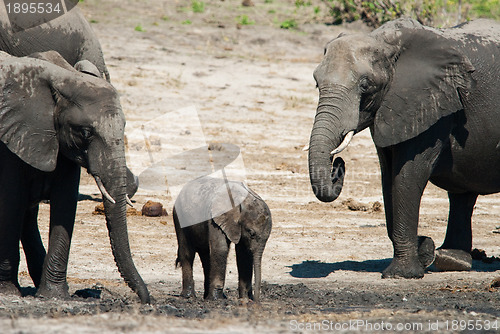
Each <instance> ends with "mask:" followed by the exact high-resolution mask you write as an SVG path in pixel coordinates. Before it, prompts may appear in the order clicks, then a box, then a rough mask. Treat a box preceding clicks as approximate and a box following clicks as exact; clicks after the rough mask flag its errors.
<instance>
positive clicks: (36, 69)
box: [0, 52, 149, 302]
mask: <svg viewBox="0 0 500 334" xmlns="http://www.w3.org/2000/svg"><path fill="white" fill-rule="evenodd" d="M36 58H41V59H46V60H49V61H50V62H47V61H44V60H41V59H33V58H18V57H12V56H10V55H8V54H6V53H0V87H1V90H0V124H1V127H0V140H1V141H2V142H3V143H4V144H5V145H6V146H7V147H8V148H9V149H10V150H11V151H12V152H13V153H15V154H16V155H17V156H18V157H19V158H20V159H21V160H23V161H24V162H25V163H27V164H29V165H31V166H32V167H34V168H36V169H38V170H41V171H44V172H52V171H54V170H55V169H56V163H57V157H58V155H60V154H62V155H64V156H65V157H66V158H68V159H70V160H72V161H73V162H75V163H77V164H78V165H80V166H82V167H85V168H86V169H87V171H88V173H89V174H91V175H92V176H93V177H94V178H95V180H96V183H97V185H98V186H99V189H100V190H101V192H102V194H103V201H104V206H105V214H106V222H107V227H108V230H109V237H110V241H111V248H112V251H113V255H114V258H115V261H116V264H117V266H118V269H119V271H120V273H121V275H122V277H124V279H125V281H126V282H127V283H128V285H129V286H130V287H131V288H132V289H133V290H134V291H135V292H136V293H138V295H139V297H140V299H141V301H142V302H149V293H148V290H147V287H146V285H145V284H144V282H143V280H142V278H141V276H140V275H139V273H138V272H137V270H136V268H135V265H134V263H133V261H132V257H131V253H130V248H129V241H128V234H127V220H126V202H127V196H126V191H127V177H129V178H130V177H131V176H130V175H127V168H126V163H125V148H124V127H125V117H124V114H123V112H122V109H121V106H120V101H119V97H118V94H117V92H116V90H115V89H114V88H113V87H112V86H111V85H110V84H109V83H108V82H107V81H106V80H104V79H101V78H97V77H94V76H92V75H88V74H84V73H80V72H78V71H76V70H74V69H73V68H72V67H71V66H70V65H69V64H67V63H66V62H65V60H64V59H63V58H62V57H61V56H59V55H58V54H57V53H55V52H51V53H50V54H48V55H42V56H38V57H36ZM56 64H57V65H56Z"/></svg>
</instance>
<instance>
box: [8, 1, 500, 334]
mask: <svg viewBox="0 0 500 334" xmlns="http://www.w3.org/2000/svg"><path fill="white" fill-rule="evenodd" d="M204 2H205V11H204V13H199V14H195V13H193V11H192V9H191V1H187V0H185V1H180V0H171V1H170V0H169V1H159V0H150V1H110V0H108V1H96V0H86V1H84V2H83V3H81V4H80V5H79V7H80V8H81V9H82V10H83V11H84V13H85V15H86V17H87V18H88V19H89V20H90V21H91V22H93V23H92V26H93V28H94V30H95V31H96V33H97V34H98V36H99V38H100V41H101V44H102V47H103V50H104V53H105V58H106V61H107V64H108V67H109V71H110V74H111V78H112V82H113V84H114V85H115V86H116V88H117V89H118V91H119V92H120V94H121V102H122V106H123V109H124V112H125V114H126V117H127V122H128V123H127V135H129V134H131V133H133V132H134V131H136V130H137V129H140V128H141V125H143V124H145V123H146V122H147V121H150V120H155V119H156V118H157V117H160V116H162V115H164V114H165V113H169V112H173V111H176V110H179V109H181V108H187V107H191V108H193V107H194V108H195V109H196V110H197V112H198V117H199V124H200V125H201V128H202V130H203V136H202V137H204V140H205V141H206V142H207V143H229V144H232V145H235V146H237V147H239V149H240V150H241V155H240V156H241V158H242V161H243V163H244V171H245V173H246V174H245V175H246V180H247V182H248V184H249V185H250V186H251V187H252V188H253V189H255V191H256V192H257V193H259V194H260V195H261V196H262V197H263V199H264V200H265V201H266V202H267V204H268V205H269V207H270V208H271V211H272V214H273V231H272V233H271V237H270V239H269V241H268V243H267V247H266V250H265V252H264V259H263V281H264V284H263V291H262V303H261V305H260V306H257V305H253V304H252V303H249V304H245V303H241V302H240V301H238V299H237V270H236V260H235V253H234V250H232V251H231V252H230V255H229V259H228V273H227V281H226V290H227V291H226V294H227V295H228V299H227V300H225V301H222V302H205V301H203V300H202V299H201V298H197V299H190V300H185V299H183V298H181V297H179V294H180V292H181V271H180V269H176V268H175V265H174V264H175V258H176V250H177V242H176V239H175V232H174V227H173V223H172V216H171V210H172V205H173V202H174V200H175V198H173V197H174V196H172V195H171V193H173V192H168V191H167V186H166V185H164V186H163V183H162V182H161V180H159V182H158V186H159V188H161V189H162V190H151V189H144V188H141V189H140V190H139V192H138V194H137V195H136V196H135V197H134V201H135V208H136V209H137V210H139V211H140V209H141V208H142V206H143V204H144V203H146V202H147V201H148V200H154V201H159V202H161V203H162V204H163V205H164V208H166V209H167V211H168V213H169V216H162V217H143V216H138V215H135V216H130V217H129V236H130V241H131V248H132V253H133V256H134V261H135V263H136V265H137V267H138V270H139V272H140V273H141V275H142V277H143V278H144V280H145V281H146V283H147V284H148V287H149V289H150V292H151V295H152V297H153V303H152V304H151V305H140V303H139V301H138V298H137V296H136V295H135V294H134V293H133V292H132V291H130V290H129V288H128V287H127V286H126V285H125V283H124V282H123V280H122V279H121V278H120V276H119V273H118V270H117V268H116V265H115V263H114V260H113V258H112V255H111V250H110V246H109V239H108V236H107V230H106V226H105V222H104V217H103V216H101V215H93V214H92V212H93V211H94V208H95V207H96V206H97V205H98V204H99V198H100V195H99V191H98V189H97V187H96V186H95V185H94V183H93V181H92V179H91V178H89V177H88V176H87V175H86V173H85V172H83V173H82V178H83V179H82V185H81V189H80V190H81V193H82V194H83V195H84V196H82V201H80V202H79V206H78V213H77V218H76V224H75V233H74V236H73V243H72V247H71V255H70V263H69V268H68V281H69V286H70V293H72V294H74V296H73V297H72V299H71V300H68V301H61V300H40V299H36V298H34V297H32V296H30V295H31V294H33V292H34V291H33V284H32V282H31V280H30V279H29V276H28V274H27V269H26V265H25V263H24V261H23V262H22V264H21V268H20V283H21V286H23V287H24V292H25V294H26V295H27V296H26V297H23V298H18V297H13V296H6V295H1V296H0V331H1V332H2V333H68V332H71V333H139V332H140V333H200V332H203V333H225V332H231V333H280V332H281V333H287V332H304V333H307V332H312V330H314V329H316V330H322V331H326V332H328V331H331V332H335V331H338V330H339V329H343V330H345V332H359V331H370V330H374V331H375V332H383V331H385V330H386V329H389V328H392V329H393V330H394V331H401V330H400V329H405V332H412V331H413V332H437V330H438V329H439V332H448V333H452V332H456V331H458V330H460V329H463V328H464V327H463V326H469V327H468V329H470V330H476V331H479V330H481V329H483V330H484V329H488V328H489V329H490V331H492V332H493V331H494V327H493V326H494V325H495V321H497V323H496V324H497V326H500V290H499V289H497V288H490V284H491V282H492V281H493V280H494V279H495V278H496V277H498V276H500V271H499V270H500V262H499V261H489V262H491V263H485V262H483V261H478V260H476V261H474V262H473V268H472V271H471V272H448V273H441V272H437V271H435V270H433V268H432V267H431V268H430V270H429V271H428V272H427V273H426V275H425V277H424V278H423V279H421V280H392V279H386V280H382V279H381V271H382V270H383V269H384V268H385V267H386V266H387V265H388V264H389V262H390V259H391V257H392V245H391V242H390V240H389V238H388V237H387V235H386V228H385V218H384V213H383V208H382V209H381V210H379V208H380V206H379V205H378V204H377V202H378V203H382V194H381V186H380V173H379V167H378V160H377V156H376V152H375V148H374V146H373V143H372V141H371V138H370V135H369V133H368V132H363V133H361V134H358V135H356V136H355V137H354V139H353V142H352V144H351V145H350V146H349V147H348V148H347V150H346V151H345V152H343V153H342V157H343V159H344V160H345V161H346V164H347V165H348V168H347V170H348V174H347V176H346V180H345V186H344V190H343V193H342V195H341V196H340V197H339V198H338V200H337V201H335V202H333V203H330V204H326V203H320V202H318V200H316V199H315V197H314V195H313V194H312V192H311V190H310V185H309V177H308V174H307V173H308V171H307V152H305V151H303V147H304V146H305V145H306V144H307V143H308V141H309V133H310V130H311V126H312V122H313V118H314V114H315V107H316V103H317V92H316V89H315V84H314V81H313V79H312V72H313V70H314V68H315V67H316V65H317V64H318V63H319V62H320V60H321V57H322V54H323V46H324V44H325V43H326V42H327V41H328V40H330V39H332V38H333V37H336V36H337V35H338V34H339V33H340V32H342V31H346V32H353V31H360V30H361V31H363V30H366V28H364V27H362V26H361V25H349V26H343V27H336V26H327V25H324V24H321V21H322V18H321V17H318V19H317V20H313V17H314V15H315V14H314V12H313V7H312V6H311V7H303V8H299V9H295V8H296V7H295V6H294V5H293V3H294V2H293V1H291V0H290V1H288V3H287V6H286V7H285V6H284V4H285V3H286V2H285V1H284V0H275V1H273V2H272V3H270V4H266V3H265V2H264V0H253V2H254V3H255V6H254V7H241V6H240V3H241V1H236V0H232V1H230V0H226V1H216V0H210V1H209V0H207V1H204ZM313 3H314V4H315V5H320V6H321V4H320V2H319V1H317V2H315V1H313ZM118 6H119V7H118ZM294 10H295V11H296V12H295V13H294ZM321 10H322V11H323V13H324V11H325V10H326V9H325V7H321ZM273 11H274V12H273ZM242 15H247V18H248V19H249V20H250V21H255V23H254V24H252V25H245V24H243V25H241V22H242V20H243V19H242ZM319 16H321V15H319ZM291 17H295V18H296V21H297V23H299V27H298V29H296V30H284V29H280V28H279V25H280V22H282V21H284V20H286V19H287V18H291ZM187 20H189V21H190V22H191V24H187V23H188V22H187ZM183 23H184V24H183ZM238 23H240V26H239V27H240V29H238ZM141 30H142V31H141ZM182 133H183V135H184V136H185V138H187V139H186V140H189V137H190V136H195V135H196V134H195V133H192V132H190V131H184V132H182ZM155 140H156V141H157V142H158V141H159V142H161V143H166V142H168V140H169V138H161V137H160V138H156V139H155ZM153 144H154V143H153ZM131 145H132V144H131ZM215 147H222V148H224V147H225V146H224V145H220V146H217V145H215ZM163 150H164V152H163V153H164V154H167V156H168V154H169V152H165V149H164V148H163ZM131 163H132V162H131ZM471 168H474V165H473V162H471ZM350 198H352V199H354V200H349V199H350ZM48 209H49V206H48V205H46V204H42V205H41V214H40V229H41V232H42V236H43V238H44V241H45V243H46V240H47V236H48V222H47V219H48ZM447 212H448V207H447V196H446V193H445V192H444V191H442V190H440V189H438V188H436V187H434V186H432V185H429V186H428V187H427V189H426V192H425V195H424V197H423V200H422V205H421V214H420V225H419V234H421V235H427V236H430V237H432V238H433V239H434V241H435V243H436V245H440V244H441V242H442V241H443V239H444V233H445V230H446V220H447ZM499 214H500V196H499V195H491V196H485V197H481V198H480V199H479V200H478V202H477V205H476V208H475V213H474V216H473V233H474V247H475V248H479V249H483V250H485V252H486V254H487V256H490V257H491V256H496V257H500V234H497V233H495V232H499V231H500V229H499V228H498V227H499V225H500V222H499V221H498V217H499ZM46 245H47V244H46ZM195 270H196V272H195V281H196V283H197V287H196V288H197V293H198V296H201V295H202V290H203V289H202V288H203V283H202V282H203V275H202V272H201V264H200V263H199V261H198V260H196V262H195ZM358 320H359V321H358ZM460 321H462V322H460ZM401 326H404V327H401ZM461 326H462V327H461ZM465 328H466V327H465Z"/></svg>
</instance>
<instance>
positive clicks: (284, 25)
mask: <svg viewBox="0 0 500 334" xmlns="http://www.w3.org/2000/svg"><path fill="white" fill-rule="evenodd" d="M280 28H281V29H293V28H297V22H296V21H295V20H293V19H290V20H285V21H283V22H281V24H280Z"/></svg>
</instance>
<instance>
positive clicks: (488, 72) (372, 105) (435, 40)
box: [309, 19, 500, 278]
mask: <svg viewBox="0 0 500 334" xmlns="http://www.w3.org/2000/svg"><path fill="white" fill-rule="evenodd" d="M499 59H500V25H499V24H498V23H495V22H493V21H487V20H478V21H475V22H470V23H466V24H463V25H461V26H459V27H457V28H452V29H446V30H437V29H432V28H428V27H424V26H422V25H420V24H419V23H418V22H416V21H414V20H410V19H400V20H396V21H392V22H389V23H386V24H385V25H383V26H381V27H380V28H379V29H377V30H375V31H373V32H371V33H370V34H363V35H348V36H339V37H338V38H336V39H334V40H333V41H331V42H329V43H328V44H327V46H326V49H325V56H324V59H323V61H322V62H321V64H320V65H319V66H318V67H317V69H316V70H315V72H314V77H315V80H316V82H317V86H318V88H319V104H318V109H317V114H316V118H315V121H314V126H313V129H312V132H311V139H310V150H309V171H310V179H311V185H312V187H313V190H314V192H315V194H316V196H317V197H318V199H320V200H321V201H324V202H329V201H333V200H335V199H336V198H337V196H338V195H339V194H340V190H341V189H342V182H343V176H344V163H343V161H342V160H341V158H337V159H335V162H334V166H333V170H332V162H331V161H332V160H333V157H331V155H330V153H331V152H332V151H333V150H334V149H335V148H336V147H338V146H339V145H340V144H341V142H342V141H343V140H344V138H345V137H346V135H347V134H348V133H349V132H350V131H354V132H359V131H361V130H363V129H364V128H366V127H369V128H370V130H371V134H372V138H373V141H374V143H375V146H376V148H377V152H378V155H379V160H380V166H381V171H382V188H383V195H384V204H385V212H386V221H387V229H388V234H389V238H390V239H391V241H392V242H393V246H394V258H393V260H392V262H391V264H390V265H389V267H388V268H387V269H385V270H384V272H383V277H404V278H420V277H422V276H423V275H424V265H423V264H422V263H421V262H420V261H419V259H418V252H419V247H418V241H417V240H418V238H417V227H418V217H419V206H420V199H421V196H422V193H423V191H424V188H425V186H426V184H427V182H428V181H431V182H432V183H434V184H435V185H437V186H439V187H441V188H443V189H445V190H447V191H448V195H449V201H450V211H449V219H448V229H447V232H446V238H445V240H444V243H443V245H442V246H441V249H440V250H438V254H437V255H438V256H439V252H444V253H447V250H459V252H448V253H449V254H447V261H446V262H447V263H448V265H446V267H447V268H444V269H454V268H464V266H463V263H464V262H465V263H470V262H471V260H470V255H469V252H470V251H471V247H472V232H471V215H472V211H473V208H474V204H475V202H476V199H477V197H478V195H483V194H491V193H496V192H498V191H500V155H499V154H498V149H499V147H500V145H499V143H500V109H499V108H498V106H499V105H500V67H499V66H498V60H499ZM457 254H458V255H457ZM454 256H455V261H453V257H454ZM450 260H451V262H450ZM453 262H455V263H456V266H454V265H453ZM450 263H451V265H450ZM465 267H469V268H470V266H465Z"/></svg>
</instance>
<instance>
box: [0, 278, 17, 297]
mask: <svg viewBox="0 0 500 334" xmlns="http://www.w3.org/2000/svg"><path fill="white" fill-rule="evenodd" d="M0 294H3V295H15V296H19V297H21V290H20V289H19V285H18V284H15V283H13V282H11V281H0Z"/></svg>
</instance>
